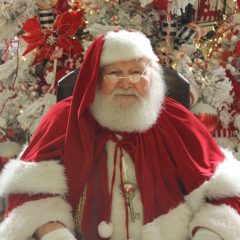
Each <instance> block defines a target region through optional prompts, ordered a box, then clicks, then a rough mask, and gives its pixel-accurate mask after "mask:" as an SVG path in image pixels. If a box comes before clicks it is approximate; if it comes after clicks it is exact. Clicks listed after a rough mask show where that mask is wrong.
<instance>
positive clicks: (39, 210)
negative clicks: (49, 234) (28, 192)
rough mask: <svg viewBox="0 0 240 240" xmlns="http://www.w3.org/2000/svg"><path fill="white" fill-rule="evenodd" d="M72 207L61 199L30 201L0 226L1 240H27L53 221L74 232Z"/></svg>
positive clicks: (49, 198) (13, 212) (15, 210)
mask: <svg viewBox="0 0 240 240" xmlns="http://www.w3.org/2000/svg"><path fill="white" fill-rule="evenodd" d="M71 211H72V209H71V207H70V205H69V204H68V203H67V202H66V201H65V200H63V198H61V197H48V198H45V199H41V200H36V201H29V202H26V203H24V204H22V205H21V206H19V207H16V208H15V209H13V210H12V211H11V212H10V214H9V215H8V216H7V218H6V219H5V220H4V221H3V222H2V223H1V224H0V239H1V240H27V239H28V238H30V237H31V236H32V235H33V234H34V233H35V231H36V230H37V229H38V228H39V227H41V226H43V225H44V224H46V223H48V222H51V221H58V222H61V223H63V224H64V225H65V226H66V227H67V228H68V229H70V230H73V228H74V222H73V217H72V213H71Z"/></svg>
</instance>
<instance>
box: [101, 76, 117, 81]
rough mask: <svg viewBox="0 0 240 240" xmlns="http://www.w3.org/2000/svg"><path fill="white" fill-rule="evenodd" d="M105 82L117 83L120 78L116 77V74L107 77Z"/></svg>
mask: <svg viewBox="0 0 240 240" xmlns="http://www.w3.org/2000/svg"><path fill="white" fill-rule="evenodd" d="M104 80H105V81H109V82H117V81H118V76H117V75H114V74H109V75H105V76H104Z"/></svg>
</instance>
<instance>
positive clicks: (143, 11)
mask: <svg viewBox="0 0 240 240" xmlns="http://www.w3.org/2000/svg"><path fill="white" fill-rule="evenodd" d="M239 4H240V1H239V0H238V1H233V0H232V1H231V0H230V1H224V0H164V1H162V0H153V1H151V0H131V1H129V0H105V1H104V0H93V1H84V0H82V1H81V0H35V1H34V0H4V1H2V0H0V168H2V166H3V165H4V164H5V163H6V162H7V161H8V160H9V158H13V157H15V156H16V155H17V154H18V153H19V152H20V151H21V149H22V146H23V145H24V144H25V143H27V142H28V141H29V139H30V138H31V135H32V134H33V133H34V131H35V129H36V127H37V125H38V123H39V121H40V120H41V118H42V116H43V115H44V114H45V113H46V111H47V110H48V109H49V108H50V106H52V105H53V104H54V103H55V102H56V91H57V82H58V80H59V79H61V78H62V77H63V76H65V75H66V74H67V73H69V72H71V71H73V70H75V69H78V68H80V66H81V61H82V57H83V54H84V52H85V50H86V48H87V46H88V45H89V44H90V43H91V41H92V40H93V39H94V38H96V37H97V36H99V35H101V34H103V33H105V32H107V31H108V30H111V29H116V28H127V29H135V30H139V31H142V32H144V33H145V34H146V35H147V36H148V37H149V38H150V39H151V41H152V44H153V46H154V49H155V52H156V54H157V55H158V56H159V60H160V62H161V64H163V65H166V66H168V67H171V68H174V69H176V70H177V71H178V72H179V73H181V74H182V75H184V76H185V77H186V78H187V79H188V81H189V82H190V96H189V98H190V110H191V111H192V112H193V113H194V114H195V115H196V117H198V118H199V119H200V120H201V121H202V122H203V123H204V124H205V125H206V127H207V128H208V129H209V131H210V132H211V133H212V135H213V136H214V137H215V138H216V140H217V142H218V143H219V145H220V146H224V147H228V148H230V149H231V150H232V151H233V153H234V154H235V155H236V156H237V158H239V159H240V147H239V146H240V144H239V142H240V58H239V56H240V13H239V10H238V9H239Z"/></svg>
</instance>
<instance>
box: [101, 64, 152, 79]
mask: <svg viewBox="0 0 240 240" xmlns="http://www.w3.org/2000/svg"><path fill="white" fill-rule="evenodd" d="M148 66H149V63H148V64H147V66H146V68H145V69H144V71H143V72H142V74H139V73H137V74H129V75H127V76H118V75H116V74H107V75H105V76H104V77H103V79H104V80H105V81H108V82H112V83H116V82H118V81H119V79H121V78H126V79H127V81H128V82H130V83H136V82H139V81H140V79H141V78H142V77H143V75H144V74H145V72H146V71H147V68H148Z"/></svg>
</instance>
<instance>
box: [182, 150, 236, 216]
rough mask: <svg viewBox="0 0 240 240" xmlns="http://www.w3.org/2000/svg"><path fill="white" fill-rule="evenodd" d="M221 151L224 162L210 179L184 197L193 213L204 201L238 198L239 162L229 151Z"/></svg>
mask: <svg viewBox="0 0 240 240" xmlns="http://www.w3.org/2000/svg"><path fill="white" fill-rule="evenodd" d="M222 151H223V153H224V154H225V160H224V161H223V162H222V163H220V164H219V166H218V167H217V168H216V171H215V173H214V174H213V176H212V177H211V179H210V180H209V181H206V182H204V183H203V184H202V185H201V186H200V187H198V188H197V189H195V190H194V191H192V192H191V193H190V194H189V195H188V196H186V197H185V199H186V202H187V203H188V205H189V206H190V208H191V210H192V211H193V212H197V211H199V209H200V208H201V207H202V206H203V205H204V203H205V202H206V199H209V200H211V199H221V198H225V197H240V187H239V186H240V174H239V173H240V161H238V160H236V159H235V158H234V156H233V154H232V153H231V152H230V151H227V150H222Z"/></svg>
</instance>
